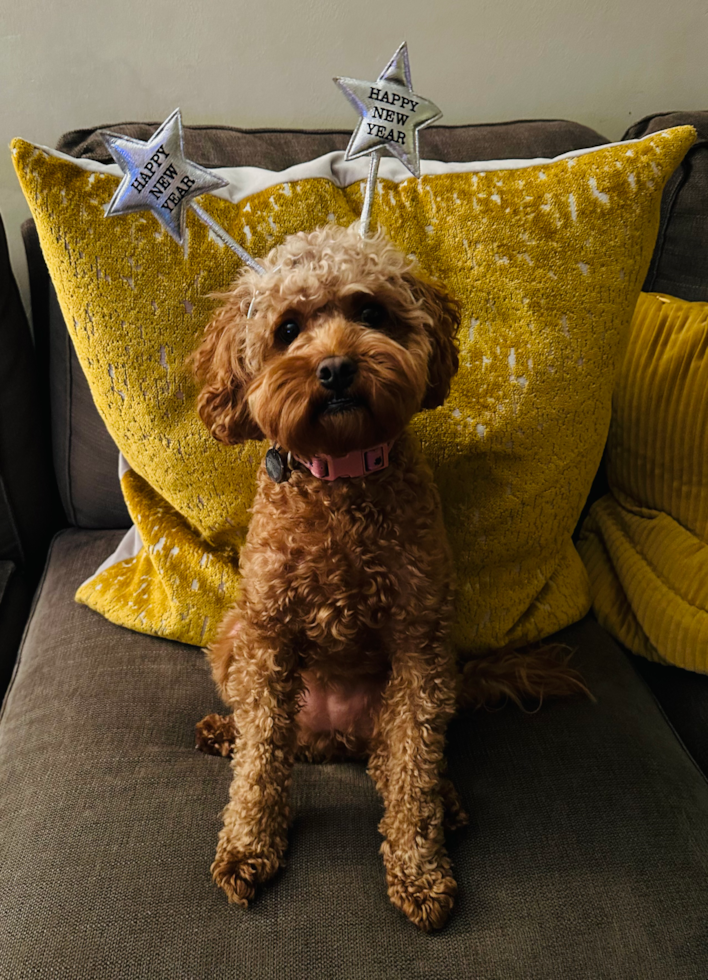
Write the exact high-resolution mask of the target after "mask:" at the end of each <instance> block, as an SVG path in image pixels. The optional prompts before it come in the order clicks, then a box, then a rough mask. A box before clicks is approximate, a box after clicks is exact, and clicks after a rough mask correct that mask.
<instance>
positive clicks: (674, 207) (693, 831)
mask: <svg viewBox="0 0 708 980" xmlns="http://www.w3.org/2000/svg"><path fill="white" fill-rule="evenodd" d="M686 121H689V122H693V123H694V125H697V126H698V128H699V134H700V136H701V140H700V141H699V143H698V144H697V146H696V148H695V149H694V150H692V151H691V152H690V154H689V156H688V158H687V160H686V162H685V163H684V165H683V166H682V168H681V169H680V171H679V172H677V174H676V176H675V177H674V178H673V179H672V181H671V182H670V184H669V186H668V187H667V190H666V193H665V196H664V213H663V216H662V226H661V231H660V236H659V240H658V243H657V250H656V252H655V256H654V260H653V262H652V267H651V269H650V272H649V277H648V280H647V283H646V288H647V289H660V290H663V291H666V292H671V293H674V294H677V295H683V296H685V297H686V298H688V299H708V251H707V250H705V249H704V250H703V253H701V252H700V251H699V250H698V249H697V247H696V246H697V244H699V243H703V244H708V243H705V238H706V236H708V231H706V229H707V228H708V224H706V222H705V218H706V215H708V152H707V151H706V145H707V144H706V143H705V142H704V141H703V140H704V134H708V113H690V114H687V113H680V114H668V115H667V114H664V115H663V116H662V117H652V118H650V119H647V120H644V121H643V122H642V123H640V124H638V125H637V127H634V128H633V130H632V131H631V132H630V133H629V134H628V136H636V135H639V134H640V133H641V132H648V131H651V130H652V129H660V128H663V127H664V126H666V125H672V124H676V123H680V122H686ZM110 128H111V129H114V130H115V129H119V130H123V131H124V132H126V133H127V134H129V135H135V136H138V137H140V138H146V137H147V136H148V135H149V134H150V133H151V132H152V130H153V129H154V128H155V127H154V125H153V126H151V125H149V124H125V125H123V126H116V125H111V127H110ZM348 135H349V134H348V133H344V132H327V133H298V132H290V133H282V132H273V131H255V132H254V131H250V132H244V131H238V130H230V129H225V128H221V129H214V128H193V129H191V130H187V133H186V137H187V146H186V149H187V155H188V156H189V157H191V158H192V159H195V160H197V161H198V162H200V163H202V164H204V165H206V166H218V165H222V166H223V165H240V164H252V165H262V166H270V167H274V168H277V169H281V168H282V167H285V166H288V165H289V164H291V163H294V162H297V161H298V160H304V159H308V158H310V157H313V156H316V155H318V154H320V153H323V152H327V151H328V150H331V149H335V148H343V147H344V146H346V142H347V139H348ZM424 137H425V145H424V146H423V153H424V155H425V156H428V157H438V158H442V159H449V160H453V159H475V158H477V159H483V158H487V159H492V158H501V157H533V156H554V155H556V154H558V153H562V152H564V151H567V150H570V149H574V148H579V147H583V146H592V145H595V144H597V143H600V142H605V141H604V140H603V138H602V137H601V136H600V135H599V134H597V133H595V132H593V131H592V130H588V129H587V128H586V127H583V126H579V125H577V124H573V123H567V122H563V121H541V122H524V123H507V124H501V125H497V126H479V127H433V128H432V129H430V130H427V131H426V132H425V134H424ZM60 148H61V149H63V150H64V151H65V152H70V153H73V154H75V155H77V156H85V155H91V156H96V157H99V158H101V159H105V160H106V161H107V155H106V153H105V150H104V148H103V145H102V143H101V142H100V140H99V139H98V138H97V137H96V134H95V132H92V131H91V132H89V131H87V132H77V133H70V134H68V135H67V136H66V137H65V138H64V139H63V140H62V143H61V144H60ZM24 231H25V240H26V246H27V253H28V259H29V264H30V272H31V283H32V305H33V314H34V336H35V345H34V348H32V346H31V344H30V343H29V341H28V336H29V334H28V331H27V325H26V323H25V322H24V318H23V314H22V310H21V307H20V305H19V302H18V299H17V294H16V289H15V287H14V284H13V283H12V280H11V275H10V273H9V269H8V266H7V262H6V255H5V256H3V255H2V254H0V259H3V260H4V266H3V272H2V277H3V289H4V290H5V292H4V295H5V296H6V297H10V299H9V300H8V299H5V301H4V303H3V306H2V311H1V313H2V316H1V319H0V340H2V349H3V354H2V356H1V357H0V385H1V387H0V490H1V491H2V493H0V590H1V589H3V587H4V590H5V591H4V593H2V599H1V601H0V651H1V653H2V664H3V668H4V670H5V672H6V674H8V673H9V669H10V666H11V664H12V663H13V662H14V660H15V653H16V651H17V645H18V633H19V628H20V626H21V625H24V624H26V625H25V629H24V636H23V639H22V642H21V646H20V649H19V656H18V658H17V662H16V665H15V668H14V674H13V676H12V681H11V683H10V686H9V690H8V692H7V696H6V698H5V701H4V704H3V708H2V715H1V717H0V978H1V980H25V978H26V980H30V978H32V980H45V978H46V980H49V978H67V980H80V978H87V980H89V978H90V980H95V978H101V980H103V978H106V980H118V978H121V980H123V978H126V980H127V978H140V980H142V978H145V980H162V978H170V980H181V978H185V980H187V978H188V980H202V978H204V980H222V978H224V980H225V978H233V977H238V978H244V980H248V978H259V980H260V978H264V980H265V978H271V977H273V978H276V977H277V978H292V980H300V978H313V980H330V978H331V980H335V978H337V980H349V978H351V980H354V978H367V980H368V978H377V980H378V978H402V980H403V978H405V980H408V978H413V977H420V978H426V980H428V978H429V980H434V978H440V980H457V978H478V980H536V978H538V980H548V978H552V980H556V978H557V980H570V978H588V980H599V978H621V980H625V978H627V980H628V978H636V980H693V978H695V980H706V977H708V783H707V781H706V776H705V774H704V773H705V772H708V742H707V735H706V733H708V724H706V722H707V721H708V687H707V684H706V681H707V679H706V678H705V677H699V676H697V675H689V674H686V673H683V672H681V671H678V670H673V669H671V668H667V667H663V666H659V665H654V664H648V663H645V662H643V661H641V662H640V661H638V659H637V658H634V657H631V656H630V655H628V654H627V653H626V652H624V651H623V650H621V649H620V648H619V647H618V646H617V645H616V644H615V643H614V642H613V640H612V639H611V638H610V637H609V636H608V635H607V634H606V633H605V632H604V631H603V630H602V629H600V627H599V626H598V625H597V623H596V622H595V621H594V620H593V618H592V616H588V617H587V618H586V619H585V620H583V621H582V622H580V623H577V624H575V625H574V626H572V627H570V628H569V629H567V630H564V631H563V633H561V634H560V635H559V639H562V640H564V641H565V642H567V643H569V644H570V645H571V646H573V647H574V648H575V649H576V651H577V652H576V656H575V662H576V665H577V666H578V667H579V668H580V669H581V670H582V672H583V673H584V675H585V677H586V679H587V681H588V683H589V686H590V687H591V689H592V690H593V692H594V694H595V697H596V698H597V701H596V703H591V702H589V701H566V702H559V703H555V704H549V705H546V706H544V707H543V709H542V710H541V711H539V712H538V713H536V714H523V713H522V712H520V711H518V710H517V709H515V708H513V707H507V708H505V709H503V710H501V711H498V712H493V713H488V712H479V713H470V714H465V715H461V716H460V717H459V718H458V719H456V721H455V722H454V723H453V725H452V728H451V731H450V742H449V752H448V755H449V760H450V769H451V773H452V775H453V778H454V779H455V782H456V784H457V785H458V787H459V790H460V792H461V795H462V796H463V799H464V800H465V802H466V803H467V805H468V808H469V810H470V812H471V814H472V822H471V826H470V827H469V828H467V829H466V830H465V831H462V832H460V833H458V834H457V835H455V836H453V837H451V839H450V851H451V855H452V857H453V860H454V862H455V866H456V869H457V879H458V882H459V884H460V893H459V899H458V904H457V907H456V910H455V913H454V915H453V918H452V920H451V921H450V923H449V924H448V926H447V927H446V928H445V929H444V930H443V931H442V932H441V933H440V934H436V935H423V934H420V933H418V932H416V930H415V929H414V928H413V927H412V926H411V924H410V923H409V922H408V921H407V920H406V919H404V918H403V916H401V915H400V914H399V913H398V912H396V911H395V909H393V907H392V906H391V905H390V904H389V902H388V900H387V897H386V890H385V885H384V878H383V872H382V866H381V862H380V858H379V855H378V847H379V842H380V841H379V837H378V834H377V822H378V819H379V817H380V805H379V802H378V800H377V797H376V794H375V792H374V789H373V786H372V784H371V783H370V781H369V780H368V777H367V776H366V773H365V771H364V768H363V766H361V765H358V764H354V763H345V764H337V765H323V766H305V765H300V766H298V767H297V769H296V773H295V779H294V801H293V803H294V814H295V816H294V823H293V827H292V832H291V844H290V849H289V854H288V866H287V868H286V869H285V870H284V872H282V873H280V874H279V876H278V877H277V878H276V880H275V881H274V882H273V883H272V884H271V885H270V886H269V887H268V888H266V889H265V890H264V891H263V893H262V894H261V895H260V897H259V898H258V900H257V901H256V902H255V903H254V905H253V906H252V907H251V908H250V909H249V910H248V911H246V912H244V911H242V910H240V909H237V908H234V907H230V906H228V905H227V903H226V901H225V899H224V896H223V894H222V893H221V892H220V891H219V890H218V889H217V888H216V887H215V886H214V885H213V884H212V882H211V879H210V876H209V864H210V862H211V860H212V857H213V851H214V845H215V840H216V834H217V831H218V826H219V819H218V814H219V810H220V808H221V806H222V805H223V804H224V802H225V800H226V798H227V788H228V784H229V776H230V773H229V764H228V761H227V760H225V759H222V758H217V757H212V756H205V755H202V754H200V753H197V752H195V751H194V724H195V722H196V721H197V720H198V719H200V718H201V717H202V716H203V715H205V714H207V713H208V712H210V711H213V710H218V709H219V707H220V705H219V701H218V698H217V696H216V694H215V691H214V688H213V684H212V681H211V679H210V676H209V674H208V670H207V667H206V664H205V661H204V658H203V656H202V654H201V653H200V651H199V650H198V649H196V648H194V647H189V646H184V645H180V644H177V643H170V642H168V641H163V640H159V639H155V638H151V637H147V636H143V635H139V634H136V633H131V632H129V631H127V630H124V629H121V628H120V627H117V626H113V625H112V624H110V623H108V622H106V621H105V620H103V619H102V618H101V617H99V616H98V615H96V614H95V613H93V612H91V611H90V610H88V609H86V608H85V607H82V606H78V605H76V604H75V603H74V601H73V595H74V591H75V589H76V587H77V585H78V584H79V583H80V582H81V581H82V580H83V579H85V578H86V577H87V576H88V574H89V573H90V572H91V571H92V570H93V569H95V567H96V566H97V565H98V564H99V563H100V561H101V560H103V558H105V557H106V556H107V555H108V554H109V553H110V552H111V551H112V550H113V548H114V547H115V545H116V543H117V541H118V539H119V538H120V536H121V535H122V533H123V532H122V530H121V529H124V528H125V527H127V526H128V524H129V520H128V516H127V513H126V510H125V506H124V504H123V501H122V498H121V496H120V490H119V486H118V480H117V451H116V449H115V446H114V445H113V444H112V442H111V440H110V438H109V437H108V435H107V433H106V431H105V429H104V427H103V424H102V422H101V420H100V418H99V417H98V415H97V413H96V411H95V409H94V408H93V405H92V403H91V400H90V396H89V394H88V389H87V386H86V383H85V381H84V379H83V376H82V374H81V371H80V368H79V366H78V362H77V361H76V358H75V356H74V354H73V351H72V350H71V348H70V344H69V340H68V335H67V333H66V330H65V329H64V325H63V323H62V320H61V314H60V312H59V310H58V307H57V303H56V298H55V296H54V294H53V290H52V288H51V285H50V284H49V282H48V279H47V275H46V269H45V268H44V265H43V261H42V258H41V253H40V252H39V249H38V244H37V240H36V235H35V233H34V230H33V228H32V227H31V226H27V227H26V228H25V230H24ZM704 266H705V267H704ZM6 351H8V352H9V353H10V354H11V357H12V360H11V361H10V360H7V359H5V352H6ZM601 492H603V476H602V472H600V473H599V474H598V477H597V480H596V484H595V486H594V487H593V490H592V492H591V498H590V499H593V498H594V497H596V496H597V495H598V494H599V493H601ZM53 531H56V534H55V536H54V537H53V539H52V540H51V543H49V538H50V535H51V534H52V532H53ZM40 574H41V577H40ZM33 591H34V600H33V601H32V605H31V609H30V608H29V601H30V595H31V593H32V592H33Z"/></svg>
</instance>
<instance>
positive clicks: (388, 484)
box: [192, 225, 579, 931]
mask: <svg viewBox="0 0 708 980" xmlns="http://www.w3.org/2000/svg"><path fill="white" fill-rule="evenodd" d="M262 262H263V267H264V270H265V272H264V274H262V275H260V274H257V273H256V272H254V271H252V270H251V269H248V268H244V270H243V271H242V272H241V274H240V275H239V277H238V278H237V280H236V282H235V284H234V285H233V287H232V288H231V290H230V291H229V292H227V293H225V294H222V295H221V300H222V303H221V305H220V307H219V308H218V309H217V310H216V312H215V313H214V315H213V317H212V319H211V321H210V323H209V324H208V326H207V329H206V332H205V336H204V339H203V341H202V343H201V344H200V346H199V347H198V349H197V350H196V351H195V352H194V354H193V355H192V364H193V370H194V372H195V375H196V378H197V379H198V381H199V383H200V392H199V396H198V411H199V414H200V416H201V419H202V420H203V422H204V423H205V425H206V426H207V428H208V429H209V431H210V432H211V434H212V435H213V436H214V437H215V438H216V439H218V440H220V441H221V442H223V443H226V444H229V445H233V444H237V443H240V442H243V441H245V440H248V439H267V440H268V441H269V443H270V444H271V447H272V448H271V449H270V450H269V452H268V455H267V457H266V459H265V461H264V464H263V465H262V466H261V468H260V471H259V475H258V483H257V493H256V497H255V501H254V504H253V509H252V519H251V523H250V527H249V530H248V535H247V539H246V541H245V544H244V546H243V548H242V550H241V553H240V568H241V571H242V576H243V591H242V594H241V596H240V598H239V599H238V601H237V603H236V605H235V607H234V608H233V609H231V610H230V611H229V612H228V613H227V615H226V617H225V618H224V620H223V622H222V624H221V626H220V628H219V631H218V636H217V639H216V640H215V642H214V643H213V644H212V645H211V646H210V647H209V649H208V651H207V652H208V656H209V659H210V662H211V667H212V672H213V676H214V679H215V681H216V684H217V687H218V689H219V692H220V694H221V696H222V698H223V699H224V701H225V703H226V704H227V705H229V707H230V708H231V711H232V714H231V715H229V716H227V717H221V716H219V715H209V716H207V717H206V718H205V719H203V721H202V722H200V723H199V725H198V726H197V738H198V745H199V747H201V748H203V749H204V750H206V751H210V752H216V753H221V754H223V755H228V754H231V752H232V751H233V762H232V766H233V780H232V784H231V790H230V797H229V802H228V804H227V806H226V808H225V810H224V812H223V828H222V830H221V832H220V834H219V840H218V846H217V853H216V858H215V860H214V863H213V865H212V868H211V870H212V875H213V878H214V880H215V881H216V883H217V884H218V885H219V886H220V887H221V888H222V889H223V890H224V892H225V893H226V895H227V897H228V899H229V901H230V902H234V903H236V904H238V905H240V906H243V907H245V906H247V905H248V903H249V902H250V901H251V899H252V898H253V897H254V895H255V891H256V887H257V886H258V885H260V884H262V883H264V882H266V881H267V880H268V879H270V878H271V877H272V876H273V875H274V874H275V873H276V871H277V870H278V868H279V867H280V865H281V863H282V861H283V856H284V853H285V850H286V846H287V828H288V818H289V812H288V790H289V788H290V783H291V770H292V767H293V763H294V760H295V758H296V757H298V758H303V759H309V760H312V761H318V760H323V759H332V758H338V757H343V756H344V757H346V756H349V757H356V758H366V759H367V760H368V772H369V773H370V775H371V777H372V779H373V780H374V783H375V785H376V787H377V789H378V791H379V793H380V795H381V797H382V800H383V804H384V816H383V819H382V820H381V823H380V827H379V829H380V831H381V834H382V835H383V838H384V840H383V844H382V846H381V853H382V855H383V863H384V867H385V873H386V881H387V886H388V894H389V897H390V899H391V901H392V903H393V904H394V906H396V907H397V908H398V909H400V910H401V911H402V912H403V913H404V914H405V915H406V916H407V917H408V918H409V919H410V920H411V921H412V922H413V923H414V924H415V925H416V926H418V927H419V928H420V929H421V930H424V931H431V930H434V929H439V928H441V927H442V926H443V925H444V923H445V921H446V920H447V918H448V916H449V914H450V912H451V910H452V908H453V904H454V901H455V896H456V892H457V885H456V882H455V879H454V876H453V870H452V866H451V862H450V858H449V856H448V854H447V851H446V847H445V829H446V828H454V827H458V826H462V825H463V824H464V823H465V822H466V820H467V816H466V813H465V811H464V808H463V806H462V804H461V803H460V800H459V798H458V796H457V793H456V792H455V789H454V787H453V786H452V783H451V782H450V780H449V779H448V778H447V776H446V774H445V757H444V747H445V737H446V729H447V726H448V723H449V721H450V719H451V718H452V716H453V714H454V713H455V710H456V707H457V703H458V700H459V696H460V691H461V675H460V672H459V670H458V666H457V662H456V656H455V653H454V651H453V650H452V649H451V645H450V643H449V632H450V627H451V622H452V616H453V596H454V574H453V564H452V560H451V553H450V549H449V545H448V542H447V538H446V534H445V528H444V525H443V519H442V512H441V505H440V498H439V494H438V490H437V488H436V486H435V483H434V481H433V478H432V475H431V471H430V469H429V467H428V465H427V463H426V462H425V460H424V458H423V456H422V453H421V451H420V449H419V447H418V444H417V442H416V440H415V438H414V437H413V435H412V433H411V432H410V431H409V429H408V423H409V422H410V420H411V418H412V417H413V416H414V415H415V414H416V413H417V412H419V411H422V410H426V409H428V410H429V409H434V408H436V407H438V406H440V405H442V404H443V402H444V401H445V399H446V397H447V395H448V393H449V389H450V383H451V381H452V379H453V377H454V375H455V372H456V371H457V368H458V351H457V346H456V334H457V331H458V328H459V325H460V307H459V304H458V303H457V302H456V301H455V299H454V298H452V297H451V296H450V295H449V293H448V291H447V290H446V289H445V288H444V287H443V286H442V284H441V283H439V282H437V281H435V280H433V279H431V278H430V277H428V276H426V275H424V274H423V273H422V272H421V271H420V270H419V269H418V267H417V265H416V262H415V260H414V259H412V258H410V257H407V256H405V255H403V254H402V253H401V252H400V251H399V250H398V249H397V248H396V247H395V246H394V245H393V244H392V243H391V242H390V241H388V240H387V239H386V238H385V236H384V235H382V234H380V233H379V234H376V235H374V236H371V237H362V236H361V234H360V233H359V230H358V228H357V226H356V225H354V226H351V227H349V228H342V227H338V226H334V225H332V226H328V227H325V228H320V229H317V230H315V231H313V232H310V233H299V234H294V235H291V236H290V237H289V238H287V239H286V240H285V242H284V243H283V244H282V245H280V246H278V247H276V248H275V249H273V251H272V252H271V253H270V254H269V255H268V256H267V258H266V259H265V260H262ZM505 656H506V659H504V658H502V659H497V661H496V664H495V666H494V668H493V670H492V672H491V673H490V672H489V671H488V672H487V673H486V674H485V673H484V671H483V670H482V668H481V667H480V664H479V663H477V664H476V665H475V666H474V669H473V671H472V673H471V674H470V675H469V676H471V678H472V687H473V688H474V687H476V688H477V689H478V690H480V691H483V695H482V696H481V699H482V700H489V699H490V697H491V695H497V696H498V695H500V694H501V695H504V696H507V697H512V698H513V699H514V700H519V699H520V698H521V696H522V695H523V694H528V693H531V694H535V695H538V693H539V691H542V690H544V689H546V688H548V687H549V678H551V677H552V676H556V677H558V676H559V675H558V671H557V670H556V674H555V675H554V669H555V668H557V667H558V664H557V661H555V660H554V659H553V658H548V661H547V662H546V661H544V660H543V658H541V659H537V660H535V661H533V663H531V662H530V661H528V660H527V661H526V662H525V663H524V666H523V668H522V669H521V670H520V669H519V663H520V659H519V655H517V654H513V653H509V652H507V654H506V655H505ZM534 669H535V670H536V674H534ZM561 673H562V672H561ZM572 673H573V672H571V671H569V670H567V669H566V673H565V674H564V675H563V676H562V677H561V680H560V681H558V680H556V681H555V682H554V683H555V688H557V690H550V689H549V693H568V691H570V690H577V686H578V684H579V682H578V681H576V680H575V679H574V678H572V677H571V675H572ZM554 683H550V688H553V687H554ZM485 685H486V686H485ZM544 685H545V686H544ZM467 686H468V688H469V686H470V685H469V684H468V685H467ZM473 702H474V697H473V696H472V697H470V696H469V692H468V696H467V703H473Z"/></svg>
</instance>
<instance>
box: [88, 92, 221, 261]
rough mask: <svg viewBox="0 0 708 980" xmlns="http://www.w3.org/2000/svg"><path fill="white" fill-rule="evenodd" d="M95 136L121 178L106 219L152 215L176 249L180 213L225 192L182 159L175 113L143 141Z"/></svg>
mask: <svg viewBox="0 0 708 980" xmlns="http://www.w3.org/2000/svg"><path fill="white" fill-rule="evenodd" d="M101 135H102V137H103V141H104V143H105V144H106V146H107V147H108V150H109V152H110V154H111V156H112V157H113V159H114V160H115V161H116V163H117V164H118V166H119V167H120V169H121V170H122V171H123V173H124V175H125V176H124V177H123V180H122V181H121V183H120V186H119V187H118V190H117V191H116V192H115V194H114V195H113V197H112V198H111V202H110V204H109V205H108V208H107V209H106V217H108V216H109V215H115V214H129V213H130V212H132V211H152V213H153V214H154V215H156V217H158V218H159V219H160V221H161V222H162V224H163V225H164V226H165V228H166V229H167V230H168V231H169V233H170V235H172V237H173V238H174V239H175V240H176V241H178V242H179V243H180V244H181V243H182V242H183V241H184V232H185V220H186V214H185V212H186V209H187V208H188V207H189V205H190V203H191V201H192V200H193V198H195V197H198V196H199V195H200V194H206V193H208V192H209V191H213V190H216V188H217V187H226V185H227V183H228V181H226V180H222V178H221V177H217V176H216V175H215V174H213V173H212V172H211V171H210V170H206V169H205V168H204V167H200V166H199V165H198V164H196V163H193V162H192V161H191V160H187V159H185V156H184V138H183V134H182V115H181V113H180V110H179V109H175V111H174V112H173V113H172V115H170V116H169V117H168V118H167V119H166V120H165V121H164V122H163V124H162V125H161V126H160V128H159V129H158V130H157V131H156V132H155V133H154V135H153V136H152V137H151V138H150V139H149V140H148V141H147V142H145V141H143V140H136V139H132V138H131V137H130V136H120V135H118V134H117V133H109V132H104V133H101Z"/></svg>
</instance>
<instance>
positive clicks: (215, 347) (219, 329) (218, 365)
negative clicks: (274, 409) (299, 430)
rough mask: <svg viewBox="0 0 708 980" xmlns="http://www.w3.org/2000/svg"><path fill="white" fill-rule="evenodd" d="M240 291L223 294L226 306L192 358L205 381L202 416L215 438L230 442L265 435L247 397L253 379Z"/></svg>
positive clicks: (200, 403)
mask: <svg viewBox="0 0 708 980" xmlns="http://www.w3.org/2000/svg"><path fill="white" fill-rule="evenodd" d="M239 292H240V291H239V290H237V291H236V292H235V293H232V294H227V296H226V297H223V296H222V297H221V298H222V299H226V302H225V304H224V306H222V307H221V308H220V309H218V310H217V311H216V312H215V313H214V315H213V317H212V319H211V321H210V323H209V324H208V326H207V328H206V332H205V336H204V340H203V341H202V343H201V344H200V345H199V347H198V348H197V349H196V350H195V351H194V353H193V354H192V355H191V356H190V358H189V363H190V365H191V367H192V370H193V372H194V375H195V376H196V378H197V380H198V381H200V382H201V383H202V388H201V391H200V392H199V396H198V398H197V410H198V412H199V416H200V418H201V420H202V422H203V423H204V425H206V427H207V429H208V430H209V432H211V434H212V435H213V436H214V438H215V439H218V440H219V442H224V443H226V444H227V445H234V444H236V443H239V442H245V441H246V440H247V439H263V438H264V436H263V433H262V432H261V430H260V429H259V427H258V425H257V424H256V423H255V422H254V420H253V418H252V417H251V414H250V412H249V409H248V400H247V398H246V394H247V388H248V384H249V382H250V381H251V378H250V376H249V372H248V371H247V370H246V367H245V363H244V362H245V357H244V355H245V351H244V343H245V318H246V314H245V313H244V312H243V307H244V300H243V298H242V297H240V296H239V295H238V293H239Z"/></svg>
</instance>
